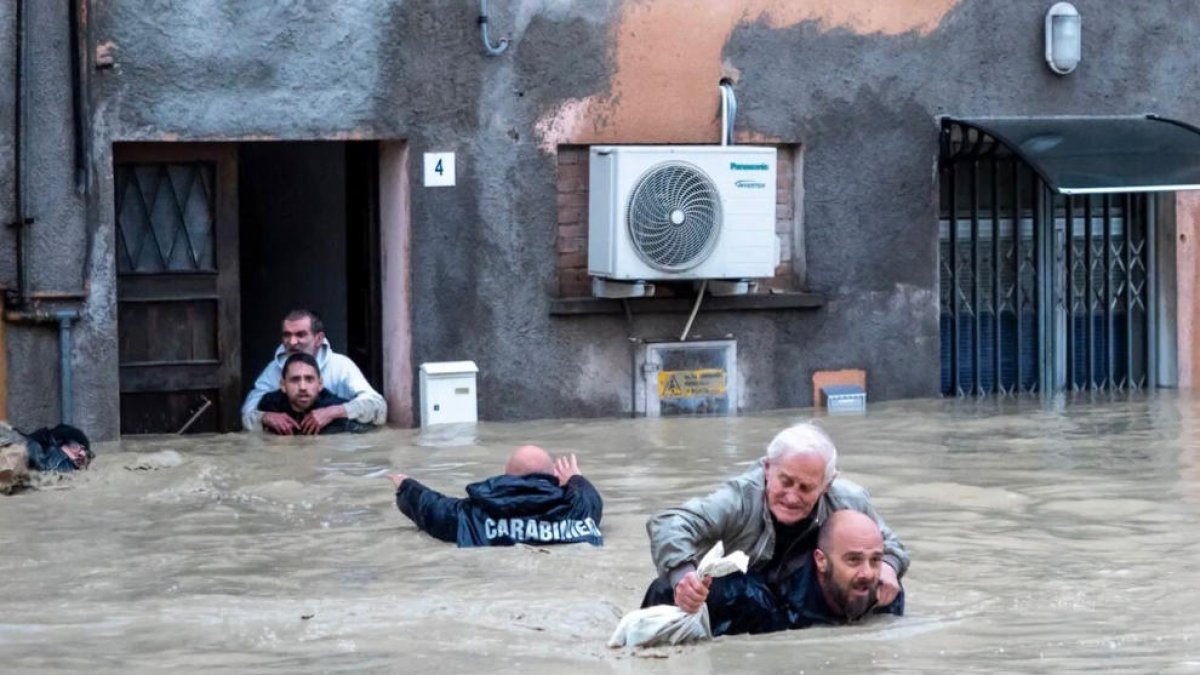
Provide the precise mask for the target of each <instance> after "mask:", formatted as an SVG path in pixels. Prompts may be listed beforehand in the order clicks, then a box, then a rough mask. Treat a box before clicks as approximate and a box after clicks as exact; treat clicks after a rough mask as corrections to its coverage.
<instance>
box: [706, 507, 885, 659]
mask: <svg viewBox="0 0 1200 675" xmlns="http://www.w3.org/2000/svg"><path fill="white" fill-rule="evenodd" d="M817 542H818V543H817V548H816V549H814V550H813V552H812V554H811V555H809V556H807V557H806V558H805V560H804V564H803V565H801V567H800V569H798V570H796V572H795V573H794V574H792V575H791V576H790V577H788V578H786V579H783V580H781V582H779V583H776V584H772V583H770V582H768V581H767V580H766V578H765V577H764V576H763V575H761V574H757V573H748V574H735V575H731V576H728V577H722V578H720V579H715V580H714V581H713V584H712V588H711V589H710V593H709V596H708V599H707V601H706V603H705V604H707V605H708V610H709V622H710V625H711V626H712V631H713V635H736V634H739V633H769V632H774V631H780V630H790V629H796V628H808V627H810V626H816V625H830V626H834V625H844V624H849V623H854V622H856V621H859V620H862V619H865V618H867V617H868V616H869V615H872V614H894V615H897V616H903V615H904V590H903V589H901V590H900V592H899V593H898V594H897V595H896V597H895V598H894V599H893V600H892V601H891V602H890V603H888V604H887V605H885V606H881V605H880V604H879V599H878V590H879V576H880V572H881V571H882V570H883V568H884V567H885V566H887V563H885V562H883V557H884V552H883V551H884V544H883V533H882V532H881V531H880V529H879V525H878V524H877V523H876V522H875V521H874V520H872V519H871V517H870V516H868V515H866V514H864V513H860V512H858V511H855V510H853V509H844V510H842V511H835V512H833V513H832V514H830V516H829V520H827V521H825V524H824V525H822V526H821V534H820V535H819V537H818V540H817Z"/></svg>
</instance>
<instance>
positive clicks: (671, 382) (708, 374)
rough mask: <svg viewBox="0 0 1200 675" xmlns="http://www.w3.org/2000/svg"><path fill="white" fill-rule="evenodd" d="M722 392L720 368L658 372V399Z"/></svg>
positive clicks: (722, 373)
mask: <svg viewBox="0 0 1200 675" xmlns="http://www.w3.org/2000/svg"><path fill="white" fill-rule="evenodd" d="M724 393H725V371H724V370H723V369H721V368H701V369H699V370H664V371H661V372H659V374H658V397H659V398H660V399H664V398H690V397H692V396H721V395H722V394H724Z"/></svg>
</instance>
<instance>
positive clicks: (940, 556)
mask: <svg viewBox="0 0 1200 675" xmlns="http://www.w3.org/2000/svg"><path fill="white" fill-rule="evenodd" d="M810 413H811V411H809V410H792V411H783V412H779V413H773V414H767V415H755V416H747V417H735V418H708V419H674V420H616V421H614V420H608V421H583V420H557V421H544V422H532V423H520V424H500V423H485V424H481V425H479V426H477V427H475V426H466V427H462V426H453V425H451V426H445V427H433V428H431V429H429V430H426V431H423V432H407V431H394V430H393V431H383V432H378V433H374V434H368V435H361V436H341V437H324V438H287V439H285V438H261V437H249V436H245V435H225V436H208V437H192V438H184V439H181V438H175V437H145V438H140V439H137V440H127V441H124V442H122V443H120V444H117V443H106V444H101V445H100V446H99V447H98V456H97V459H96V462H95V465H94V467H93V469H92V470H90V471H88V472H87V473H86V474H81V475H76V476H74V477H72V478H70V479H67V480H63V481H50V482H47V483H46V484H44V485H43V486H42V487H41V489H39V490H37V491H32V492H26V493H23V494H20V495H16V496H13V497H7V498H4V499H3V500H0V579H2V580H3V582H2V589H3V590H2V593H3V606H4V614H3V618H0V654H3V655H4V657H3V658H4V669H5V672H34V671H39V672H41V671H45V670H54V671H63V672H66V671H84V670H86V671H89V672H94V671H96V670H101V671H121V672H162V671H163V670H184V671H193V670H198V669H229V670H236V671H238V672H276V671H289V672H295V671H322V672H339V671H353V672H364V671H366V672H375V671H384V672H396V671H404V672H408V671H414V672H415V671H425V670H429V671H434V670H436V671H437V672H447V673H458V672H462V673H473V672H498V673H518V672H531V671H537V672H542V671H545V672H566V671H570V672H580V673H609V672H617V673H713V674H714V675H715V674H719V673H740V672H772V671H778V670H789V671H802V672H806V673H811V672H838V673H841V672H866V671H868V670H886V671H889V672H914V673H924V672H962V671H970V672H985V673H1011V672H1055V673H1057V672H1082V671H1087V670H1091V671H1100V672H1117V671H1119V672H1173V673H1185V672H1193V671H1194V670H1195V668H1196V664H1197V663H1198V662H1200V629H1198V628H1197V627H1196V624H1195V622H1194V621H1193V620H1192V614H1193V609H1192V608H1193V607H1194V606H1195V604H1196V603H1197V602H1200V591H1197V588H1200V574H1198V573H1197V571H1196V570H1197V569H1200V545H1198V544H1197V543H1196V540H1195V539H1196V538H1195V536H1194V534H1195V527H1194V523H1195V522H1196V519H1197V517H1198V516H1200V424H1198V422H1200V402H1198V401H1195V400H1192V399H1189V398H1179V397H1175V396H1161V397H1155V398H1152V399H1145V398H1140V397H1131V398H1129V399H1122V400H1093V401H1087V400H1082V399H1080V400H1075V401H1072V402H1069V403H1065V402H1064V401H1062V400H1059V401H1048V402H1045V403H1042V402H1039V401H1028V400H1026V401H1019V402H1014V401H1009V402H1000V403H997V402H991V401H984V402H957V401H941V402H928V401H926V402H898V403H889V404H882V405H872V406H871V407H870V409H869V410H868V412H867V414H866V415H865V416H858V415H855V416H839V417H827V418H823V419H822V420H820V423H821V424H822V425H823V426H824V427H825V428H826V429H827V430H828V431H829V432H830V434H831V435H832V436H833V438H834V440H835V441H836V442H837V444H838V446H839V450H840V464H839V466H840V468H841V471H842V473H843V475H844V476H846V477H848V478H850V479H851V480H854V481H856V482H858V483H860V484H861V485H863V486H865V487H867V488H868V489H869V490H870V491H871V494H872V498H873V501H874V504H875V506H876V507H877V509H878V510H879V512H880V514H881V515H882V516H883V517H884V518H885V519H886V520H887V522H888V524H889V525H890V526H891V527H892V528H893V529H894V530H895V532H896V534H897V535H898V536H899V537H900V539H901V541H902V542H903V543H904V545H905V547H906V548H907V549H908V551H909V553H910V554H911V556H912V565H911V567H910V570H909V573H908V575H907V576H906V578H905V579H904V585H905V589H906V598H907V600H906V612H907V613H906V615H905V616H904V617H890V616H889V617H878V618H876V619H873V620H870V621H868V622H865V623H862V624H858V625H854V626H843V627H826V628H811V629H807V630H801V631H789V632H784V633H777V634H772V635H764V636H732V637H722V638H718V639H717V640H715V641H712V642H708V643H703V644H699V645H694V646H686V647H676V648H661V649H651V650H641V651H637V650H620V649H609V648H607V647H605V642H606V640H607V639H608V637H609V635H610V634H611V632H612V631H613V629H614V628H615V627H616V625H617V621H618V619H619V617H620V616H621V615H622V614H623V613H624V612H626V611H629V610H631V609H634V608H635V607H636V606H637V605H638V604H639V603H640V601H641V597H642V594H643V592H644V590H645V587H646V585H647V584H648V583H649V582H650V580H651V578H652V577H653V575H654V568H653V565H652V564H651V561H650V556H649V552H648V543H647V539H646V534H645V528H644V524H645V520H646V518H647V517H648V516H649V515H650V514H652V513H654V512H655V511H657V510H659V509H662V508H667V507H670V506H675V505H678V504H680V503H681V502H683V501H684V500H686V499H687V498H690V497H693V496H698V495H703V494H706V493H708V492H709V491H711V490H713V489H714V488H715V487H716V486H717V485H718V484H719V483H720V482H721V481H722V480H723V479H725V478H727V477H730V476H733V475H735V474H737V473H740V472H741V471H743V470H744V469H745V468H747V467H748V466H750V465H752V464H753V463H754V462H755V461H757V460H758V459H759V458H760V457H761V456H762V454H763V452H764V448H765V446H766V444H767V442H768V441H769V440H770V438H771V437H772V436H773V435H774V434H775V433H776V432H777V431H778V430H780V429H782V428H783V427H785V426H786V425H788V424H791V423H793V422H795V421H797V420H800V419H803V418H805V417H806V416H807V415H808V414H810ZM529 442H534V443H540V444H543V445H545V446H546V447H547V448H549V449H550V450H551V451H552V452H554V453H556V454H558V453H567V452H571V453H575V454H576V455H577V457H578V461H579V466H580V469H581V470H582V472H583V473H584V474H585V475H586V476H588V478H589V479H590V480H591V481H592V482H593V483H594V484H595V485H596V487H597V488H598V490H599V491H600V492H601V494H602V495H603V497H604V499H605V506H604V516H603V519H602V521H601V523H600V527H601V529H602V531H603V533H604V537H605V546H604V547H603V548H599V549H597V548H593V547H591V546H588V545H572V546H559V547H545V548H542V547H514V548H504V549H457V548H455V547H453V546H452V545H450V544H445V543H442V542H438V541H436V540H434V539H432V538H431V537H429V536H427V535H425V534H423V533H421V532H419V531H418V530H416V529H415V528H414V526H413V525H412V524H411V523H410V522H409V521H407V519H405V518H404V517H403V516H402V515H401V514H400V513H399V511H397V510H396V507H395V504H394V500H393V495H392V487H391V483H390V482H389V481H388V480H387V479H386V478H385V477H384V475H383V474H384V473H386V472H387V471H394V470H400V471H405V472H407V473H409V474H411V475H412V476H414V477H415V478H417V479H419V480H421V481H422V482H424V483H425V484H427V485H429V486H431V487H433V488H435V489H439V490H442V491H444V492H446V493H447V494H450V495H454V496H461V495H463V487H464V486H465V485H466V484H467V483H469V482H472V481H476V480H481V479H483V478H486V477H488V476H491V475H493V474H495V473H497V472H499V471H500V467H501V466H502V464H503V462H504V459H505V457H506V456H507V454H508V453H509V452H510V451H511V449H512V448H513V447H514V446H516V445H517V444H522V443H529Z"/></svg>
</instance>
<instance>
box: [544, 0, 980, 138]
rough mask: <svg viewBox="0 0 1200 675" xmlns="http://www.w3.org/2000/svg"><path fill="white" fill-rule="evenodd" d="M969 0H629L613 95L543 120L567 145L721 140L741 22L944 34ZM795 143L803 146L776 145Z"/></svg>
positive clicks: (619, 28)
mask: <svg viewBox="0 0 1200 675" xmlns="http://www.w3.org/2000/svg"><path fill="white" fill-rule="evenodd" d="M959 1H960V0H791V1H788V0H719V1H717V2H701V3H698V2H695V0H629V1H628V2H626V3H625V5H624V6H623V7H622V8H621V12H622V14H621V17H620V18H619V20H618V21H617V23H616V27H615V28H614V32H615V35H614V36H613V38H614V39H613V43H614V45H615V46H614V48H615V50H616V52H615V57H614V62H615V72H614V74H613V78H612V88H611V91H608V92H598V93H596V94H593V95H591V96H587V97H584V98H578V99H571V100H569V101H566V102H564V103H563V104H561V105H560V106H558V108H557V109H555V110H553V111H550V112H549V113H547V114H546V115H544V116H543V117H542V118H541V119H540V120H539V121H538V123H537V127H536V128H537V134H538V138H539V142H540V145H541V147H542V149H543V150H544V151H546V152H553V151H554V148H555V147H556V146H557V145H559V144H563V143H584V144H590V143H712V142H717V141H718V140H719V137H720V115H719V109H718V108H719V103H720V93H719V90H718V87H717V85H718V84H719V83H720V80H721V78H722V74H723V72H724V68H725V65H724V64H723V63H722V62H721V52H722V50H723V49H724V47H725V43H726V42H727V41H728V40H729V37H730V36H731V35H732V34H733V31H734V29H735V28H737V27H738V26H739V25H744V24H750V23H755V22H758V21H763V22H766V23H767V25H769V26H771V27H772V28H786V27H789V26H794V25H797V24H799V23H803V22H806V21H815V22H817V23H818V25H820V26H821V27H822V28H824V29H825V30H833V29H840V30H850V31H853V32H855V33H859V34H862V35H867V34H884V35H898V34H902V33H910V32H916V33H919V34H922V35H927V34H929V33H930V32H932V31H933V30H935V29H936V28H937V27H938V26H939V25H940V24H941V21H942V20H943V19H944V18H945V17H946V15H947V13H948V12H949V11H950V10H951V9H953V8H954V7H955V6H956V5H957V4H958V3H959ZM771 140H795V139H771Z"/></svg>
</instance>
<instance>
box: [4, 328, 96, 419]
mask: <svg viewBox="0 0 1200 675" xmlns="http://www.w3.org/2000/svg"><path fill="white" fill-rule="evenodd" d="M79 318H80V314H79V310H77V309H59V310H48V309H43V308H41V307H37V308H33V309H24V310H20V311H15V310H14V311H7V312H5V313H4V319H5V320H6V321H8V322H9V323H28V324H43V325H44V324H57V325H58V363H59V378H58V407H59V410H60V414H61V416H62V422H63V424H71V421H72V420H73V419H74V412H75V392H74V386H73V380H74V377H73V375H74V373H73V372H72V369H71V352H72V350H73V341H72V337H71V324H72V323H74V322H76V321H78V320H79Z"/></svg>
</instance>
